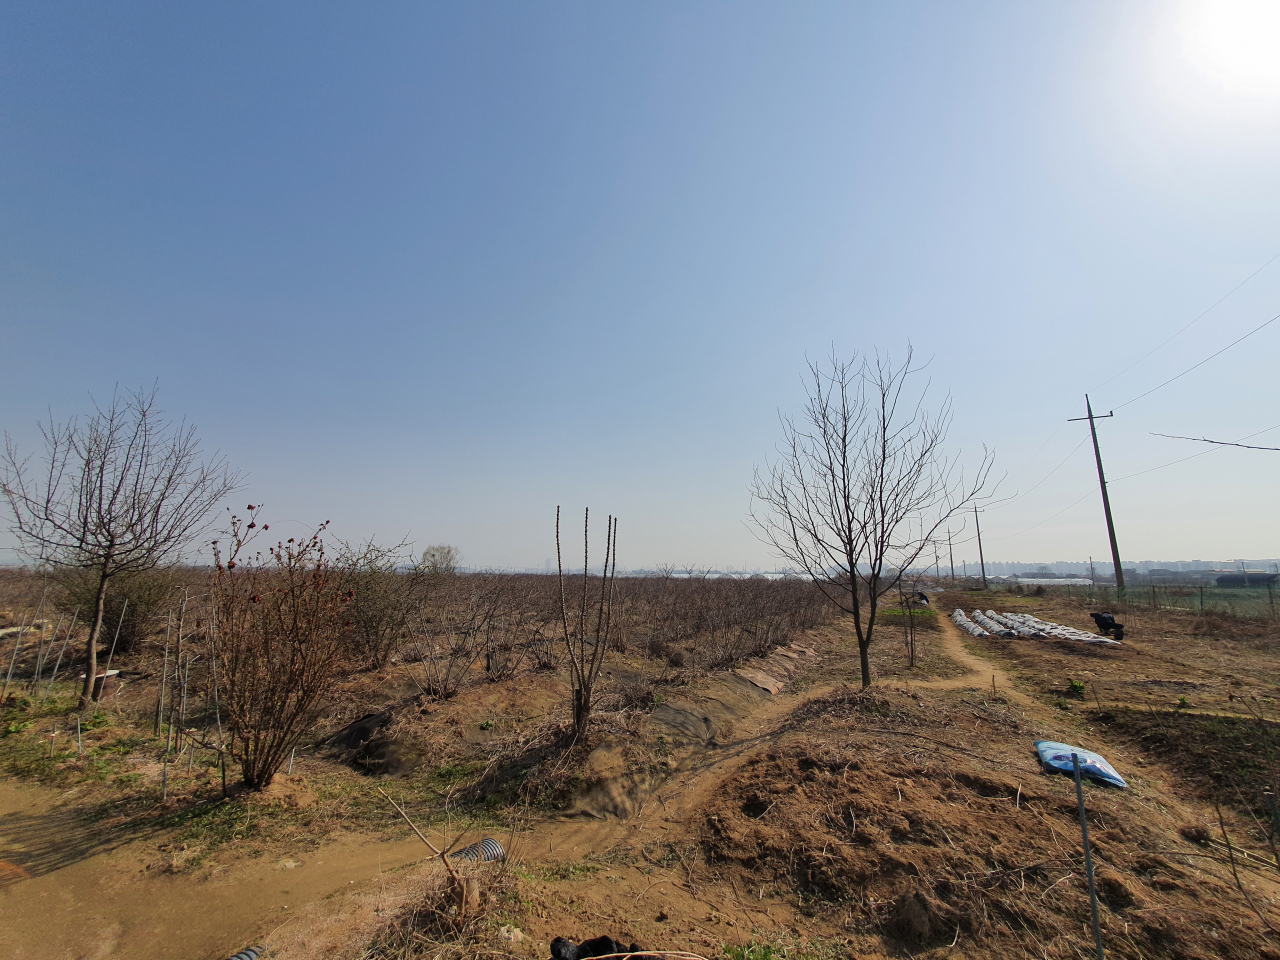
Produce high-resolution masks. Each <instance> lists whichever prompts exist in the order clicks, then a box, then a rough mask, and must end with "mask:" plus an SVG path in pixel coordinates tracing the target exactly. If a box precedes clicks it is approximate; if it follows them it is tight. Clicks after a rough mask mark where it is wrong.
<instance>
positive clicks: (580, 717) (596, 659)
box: [556, 507, 618, 738]
mask: <svg viewBox="0 0 1280 960" xmlns="http://www.w3.org/2000/svg"><path fill="white" fill-rule="evenodd" d="M590 518H591V514H590V511H583V515H582V604H581V606H579V608H578V610H577V611H576V616H575V617H573V620H572V621H571V620H570V618H569V607H568V602H567V600H566V596H565V583H564V564H563V562H562V561H561V558H560V508H559V507H556V566H557V569H558V570H559V573H560V626H561V630H562V631H563V633H562V635H563V637H564V643H565V646H566V647H567V648H568V651H569V686H570V689H571V692H572V696H573V732H574V736H576V737H579V738H581V737H584V736H585V735H586V732H587V725H588V724H589V723H590V722H591V698H592V695H593V693H594V692H595V685H596V680H597V679H598V678H599V677H600V668H601V667H603V666H604V657H605V654H606V653H608V651H609V627H610V621H611V619H612V614H613V581H614V574H615V573H616V572H617V569H618V520H617V518H616V517H612V516H611V517H609V519H608V521H607V523H606V525H605V548H604V566H603V567H602V568H601V570H600V597H599V599H598V600H596V601H594V602H590V595H591V575H590V571H591V567H590V564H589V554H588V542H587V534H588V532H589V530H590V526H589V521H590ZM611 564H612V565H611ZM589 604H590V606H593V607H595V610H594V611H590V612H589V611H588V605H589ZM591 613H594V615H595V616H594V619H595V624H594V627H593V625H592V624H591V619H592V617H591Z"/></svg>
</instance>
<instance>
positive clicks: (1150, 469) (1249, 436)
mask: <svg viewBox="0 0 1280 960" xmlns="http://www.w3.org/2000/svg"><path fill="white" fill-rule="evenodd" d="M1276 427H1280V423H1277V424H1276V425H1275V426H1274V427H1267V428H1266V429H1265V430H1258V431H1257V432H1256V433H1249V434H1245V435H1244V436H1243V437H1241V438H1240V440H1252V439H1253V438H1254V437H1260V436H1262V435H1263V434H1264V433H1270V432H1271V431H1272V430H1275V429H1276ZM1236 442H1237V443H1238V442H1239V441H1236ZM1210 453H1213V450H1212V448H1210V449H1209V450H1202V451H1200V452H1199V453H1193V454H1191V456H1189V457H1179V458H1178V459H1177V460H1170V461H1169V462H1168V463H1162V464H1160V466H1158V467H1148V468H1147V469H1146V470H1139V471H1138V472H1137V473H1130V474H1127V475H1125V476H1123V477H1119V478H1117V479H1115V480H1112V481H1111V482H1112V483H1119V482H1120V481H1121V480H1129V479H1131V478H1133V477H1140V476H1142V475H1143V474H1144V473H1154V472H1155V471H1157V470H1163V469H1164V468H1165V467H1173V466H1177V465H1178V464H1180V463H1186V462H1187V461H1188V460H1194V459H1195V458H1196V457H1203V456H1206V455H1208V454H1210Z"/></svg>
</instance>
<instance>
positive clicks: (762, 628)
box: [617, 572, 837, 670]
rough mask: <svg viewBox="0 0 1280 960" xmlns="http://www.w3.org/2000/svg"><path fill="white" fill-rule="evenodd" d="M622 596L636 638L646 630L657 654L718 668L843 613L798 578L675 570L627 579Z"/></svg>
mask: <svg viewBox="0 0 1280 960" xmlns="http://www.w3.org/2000/svg"><path fill="white" fill-rule="evenodd" d="M617 595H618V598H619V599H618V602H619V604H620V605H621V606H622V607H623V609H625V610H626V611H627V613H626V617H625V622H626V623H627V625H628V627H627V629H628V632H629V634H630V635H632V636H634V635H637V634H639V633H640V632H641V631H642V630H643V631H644V632H645V634H646V642H645V648H646V650H647V651H648V653H649V654H650V655H652V656H654V657H657V658H659V659H662V660H666V661H667V662H668V663H670V664H671V665H672V666H677V667H679V666H686V665H688V666H690V667H694V668H700V669H711V670H715V669H727V668H729V667H732V666H733V665H734V664H736V663H738V662H740V661H742V660H746V659H748V658H750V657H758V656H761V655H763V654H765V653H768V652H769V650H770V649H772V648H773V647H776V646H779V645H781V644H785V643H788V642H790V641H791V640H793V639H795V638H796V637H797V636H799V635H800V634H802V633H804V632H805V631H806V630H810V629H812V628H813V627H816V626H819V625H820V624H822V623H825V622H827V621H828V620H830V619H831V618H832V616H834V615H835V614H836V613H837V611H836V609H835V608H834V607H833V606H832V605H831V604H830V602H829V601H827V600H826V598H825V597H823V596H822V594H821V592H820V591H819V590H818V589H817V588H816V587H815V586H814V585H813V584H811V583H809V582H808V581H804V580H796V579H782V580H770V579H768V578H766V577H709V576H706V575H695V574H692V573H691V575H690V576H687V577H676V576H672V575H670V573H669V572H668V573H667V575H664V576H657V577H629V578H625V579H621V580H619V581H618V587H617ZM686 654H689V656H686Z"/></svg>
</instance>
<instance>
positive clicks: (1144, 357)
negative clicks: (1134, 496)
mask: <svg viewBox="0 0 1280 960" xmlns="http://www.w3.org/2000/svg"><path fill="white" fill-rule="evenodd" d="M1276 260H1280V253H1276V255H1274V256H1272V257H1271V259H1270V260H1267V261H1266V262H1265V264H1263V265H1262V266H1260V268H1258V269H1257V270H1254V271H1253V273H1252V274H1249V275H1248V276H1245V278H1244V279H1243V280H1240V282H1239V283H1238V284H1235V285H1234V287H1233V288H1231V289H1229V291H1228V292H1226V293H1224V294H1222V296H1221V297H1219V298H1217V300H1216V301H1215V302H1213V303H1212V305H1211V306H1210V307H1208V308H1207V310H1204V311H1203V312H1201V314H1199V315H1198V316H1197V317H1196V319H1194V320H1192V321H1190V323H1189V324H1185V325H1184V326H1181V328H1180V329H1179V330H1178V332H1176V333H1174V334H1172V335H1171V337H1169V338H1167V339H1165V340H1164V342H1161V343H1160V344H1157V346H1156V347H1153V348H1152V349H1149V351H1147V352H1146V353H1143V355H1142V356H1140V357H1138V358H1137V360H1135V361H1133V362H1132V364H1130V365H1129V366H1126V367H1124V369H1123V370H1120V371H1119V372H1116V374H1112V375H1111V376H1108V378H1107V379H1106V380H1103V381H1102V383H1101V384H1098V387H1105V385H1106V384H1108V383H1111V381H1112V380H1115V379H1116V378H1117V376H1120V375H1121V374H1126V372H1129V371H1130V370H1133V369H1134V367H1135V366H1138V365H1139V364H1142V362H1143V361H1144V360H1147V357H1149V356H1152V355H1153V353H1156V352H1157V351H1158V349H1161V348H1162V347H1165V346H1166V344H1167V343H1170V342H1171V340H1174V339H1176V338H1178V337H1180V335H1181V334H1184V333H1185V332H1187V330H1189V329H1190V328H1192V326H1194V325H1196V324H1198V323H1199V321H1201V320H1203V319H1204V317H1206V316H1208V315H1210V314H1211V312H1212V311H1213V310H1216V308H1217V307H1219V306H1220V305H1221V303H1222V302H1224V301H1225V300H1228V298H1229V297H1230V296H1231V294H1233V293H1235V292H1236V291H1238V289H1240V288H1242V287H1243V285H1244V284H1247V283H1248V282H1249V280H1252V279H1253V278H1254V276H1257V275H1258V274H1260V273H1262V271H1263V270H1266V269H1267V268H1268V266H1271V264H1274V262H1275V261H1276ZM1275 319H1276V317H1272V320H1275ZM1267 323H1271V320H1268V321H1267ZM1262 326H1266V324H1263V325H1262ZM1258 329H1262V328H1261V326H1260V328H1258ZM1254 333H1257V330H1251V332H1249V333H1247V334H1245V335H1244V337H1252V335H1253V334H1254ZM1244 337H1242V338H1240V339H1244ZM1235 343H1239V340H1235ZM1235 343H1229V344H1228V346H1226V347H1224V348H1222V349H1230V348H1231V347H1234V346H1235ZM1221 352H1222V351H1219V353H1221ZM1213 356H1217V353H1215V355H1213ZM1212 358H1213V357H1207V358H1206V360H1203V361H1201V364H1204V362H1207V361H1208V360H1212ZM1197 366H1199V365H1198V364H1197ZM1194 369H1196V367H1190V369H1189V370H1184V371H1183V372H1181V374H1179V375H1178V376H1175V378H1172V379H1171V380H1166V381H1165V383H1162V384H1160V387H1153V388H1152V389H1149V390H1147V393H1143V394H1140V396H1138V397H1134V398H1133V399H1132V401H1126V402H1125V403H1121V404H1120V406H1121V407H1124V406H1128V404H1129V403H1133V402H1134V401H1139V399H1142V398H1143V397H1146V396H1147V394H1149V393H1155V392H1156V390H1158V389H1160V388H1161V387H1166V385H1167V384H1170V383H1172V381H1174V380H1176V379H1178V378H1179V376H1183V375H1185V374H1189V372H1190V371H1192V370H1194ZM1094 389H1097V388H1094ZM1116 410H1119V407H1116ZM1065 422H1066V421H1062V422H1060V424H1059V425H1057V426H1056V428H1055V429H1053V433H1051V434H1050V435H1048V438H1047V439H1046V440H1044V443H1042V444H1041V445H1039V447H1038V448H1037V451H1036V452H1034V453H1033V454H1032V456H1030V457H1029V458H1028V460H1027V461H1025V462H1024V463H1023V465H1021V466H1020V467H1018V470H1015V471H1014V474H1012V475H1014V476H1018V475H1019V474H1021V471H1024V470H1025V468H1027V467H1028V466H1030V465H1032V462H1034V460H1036V458H1037V457H1038V456H1039V454H1041V451H1043V449H1044V448H1046V447H1048V444H1050V443H1051V442H1052V440H1053V438H1055V436H1057V433H1059V430H1061V429H1062V425H1064V424H1065ZM1076 449H1079V447H1076ZM1074 452H1075V451H1071V453H1074ZM1070 457H1071V454H1070V453H1069V454H1068V460H1070ZM1064 462H1065V461H1064ZM1175 462H1176V461H1175ZM1061 466H1062V463H1059V465H1057V467H1053V470H1051V471H1050V472H1048V474H1046V475H1044V476H1043V477H1042V479H1041V480H1039V481H1038V483H1037V484H1036V485H1034V486H1032V488H1030V490H1028V492H1027V493H1030V492H1032V490H1034V489H1036V486H1039V485H1041V484H1042V483H1044V480H1047V479H1048V477H1050V476H1051V475H1052V474H1055V472H1056V471H1057V470H1059V467H1061ZM1157 468H1158V467H1157ZM1133 476H1137V474H1133ZM1025 495H1027V494H1021V495H1019V497H1014V498H1012V499H1011V500H1006V503H1012V502H1014V500H1018V499H1021V497H1025Z"/></svg>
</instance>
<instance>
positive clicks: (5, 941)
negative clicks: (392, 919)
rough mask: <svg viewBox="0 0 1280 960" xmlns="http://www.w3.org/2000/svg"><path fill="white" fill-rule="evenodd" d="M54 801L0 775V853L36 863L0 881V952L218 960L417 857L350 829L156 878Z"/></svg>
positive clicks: (26, 958)
mask: <svg viewBox="0 0 1280 960" xmlns="http://www.w3.org/2000/svg"><path fill="white" fill-rule="evenodd" d="M61 799H62V797H61V795H60V794H59V792H58V791H56V790H51V789H48V788H46V787H40V786H31V785H25V784H18V783H15V782H12V781H9V782H0V834H2V838H3V839H2V840H0V859H3V860H8V861H10V862H13V861H17V862H19V863H20V862H27V863H31V858H32V855H33V854H37V855H43V856H44V860H43V861H42V862H44V863H45V864H46V865H47V867H48V869H47V870H43V871H25V870H24V871H23V873H32V872H34V873H35V875H34V876H30V877H29V878H22V877H21V876H20V875H13V876H12V879H11V880H10V882H7V883H6V882H4V880H5V879H6V878H5V877H3V876H0V917H5V918H7V919H8V921H9V922H6V923H4V924H3V925H0V956H5V957H13V958H14V960H68V958H76V960H79V958H86V960H96V958H105V957H115V956H126V955H127V956H129V957H130V958H136V960H192V958H197V960H198V958H205V957H208V958H214V957H221V956H229V955H230V954H232V953H233V952H235V951H236V950H239V949H242V948H243V947H245V946H248V945H249V943H250V942H251V941H252V940H253V939H254V938H255V937H258V936H261V934H262V933H263V931H264V930H267V931H269V930H271V929H273V928H277V927H279V926H280V925H281V924H284V923H286V922H287V921H288V920H289V919H290V917H291V916H292V915H293V913H294V912H296V911H297V910H298V909H299V908H301V907H302V906H303V905H304V904H306V903H308V902H310V901H315V900H321V899H323V898H326V897H334V896H335V895H336V897H337V899H338V900H339V901H340V900H341V899H344V898H347V897H350V896H356V895H360V894H365V893H367V892H368V890H369V889H370V887H371V886H373V885H376V884H377V883H378V882H379V880H380V878H381V877H383V876H384V875H385V874H386V873H387V872H389V871H392V870H394V869H395V868H397V867H401V866H404V865H405V864H409V863H412V862H414V861H416V860H421V859H422V858H423V846H422V844H421V843H420V842H419V841H418V840H417V839H416V838H415V839H413V840H412V841H382V840H379V839H377V838H371V837H367V836H356V835H350V836H346V837H342V838H340V839H338V840H335V841H333V842H331V843H327V844H325V845H324V846H323V847H321V848H320V849H318V850H315V851H308V852H306V853H298V854H295V855H292V856H286V857H281V858H278V859H271V860H267V859H265V858H264V859H252V858H246V857H238V858H236V859H235V860H234V861H233V862H231V863H230V864H229V865H227V866H225V867H215V868H213V869H212V870H201V871H198V872H197V873H195V874H176V875H174V874H167V873H163V872H161V871H160V870H157V869H148V861H149V859H151V858H152V857H154V853H153V852H151V851H148V849H147V847H146V845H145V844H144V843H125V844H123V845H121V846H118V847H116V848H115V849H110V848H108V849H105V850H102V849H100V848H99V846H98V844H96V843H95V838H94V837H93V836H92V831H93V829H94V827H93V825H92V824H87V823H85V822H84V821H82V820H80V819H79V818H78V817H76V816H74V815H73V814H72V812H71V811H70V810H69V809H68V808H67V807H66V806H63V805H60V802H59V801H60V800H61ZM60 851H61V852H60ZM149 852H151V854H152V857H148V853H149ZM78 853H83V854H84V855H83V856H77V854H78ZM15 881H16V882H15ZM14 921H17V922H16V923H15V922H14Z"/></svg>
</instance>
